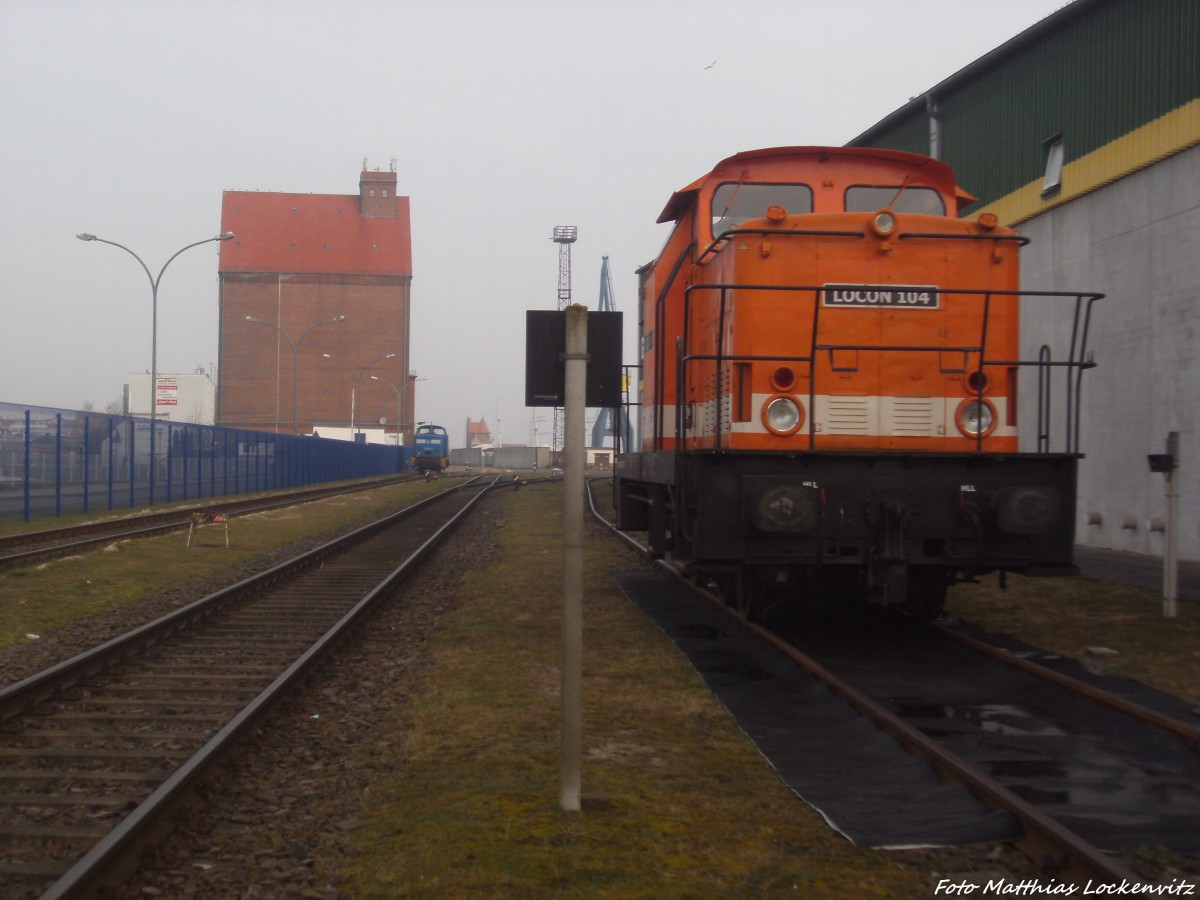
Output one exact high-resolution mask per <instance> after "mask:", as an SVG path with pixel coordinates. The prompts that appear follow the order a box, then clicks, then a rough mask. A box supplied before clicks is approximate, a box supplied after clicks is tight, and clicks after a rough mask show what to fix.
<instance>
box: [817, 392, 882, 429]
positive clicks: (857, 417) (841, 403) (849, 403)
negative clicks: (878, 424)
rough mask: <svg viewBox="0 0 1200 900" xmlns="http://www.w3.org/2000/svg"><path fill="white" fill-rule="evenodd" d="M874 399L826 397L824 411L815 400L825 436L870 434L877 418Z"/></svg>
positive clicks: (819, 399) (818, 400)
mask: <svg viewBox="0 0 1200 900" xmlns="http://www.w3.org/2000/svg"><path fill="white" fill-rule="evenodd" d="M876 399H877V398H875V397H828V398H825V403H824V406H825V408H824V410H822V409H821V402H820V401H821V398H817V410H818V416H819V418H821V419H823V420H824V424H825V428H824V430H825V432H826V433H827V434H871V433H872V431H873V430H874V429H873V428H872V424H873V422H874V421H875V419H876V418H878V412H877V403H876Z"/></svg>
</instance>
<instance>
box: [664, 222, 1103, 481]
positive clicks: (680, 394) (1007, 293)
mask: <svg viewBox="0 0 1200 900" xmlns="http://www.w3.org/2000/svg"><path fill="white" fill-rule="evenodd" d="M772 233H779V232H772ZM825 288H826V285H778V284H773V285H757V284H727V283H700V284H692V285H688V286H687V287H686V288H685V289H684V308H683V329H682V334H681V336H680V337H679V338H678V339H677V341H676V386H675V397H676V402H675V443H676V452H677V454H678V455H679V456H680V457H682V456H683V455H684V454H686V453H687V452H688V447H687V428H688V425H687V422H686V417H685V415H684V412H683V408H684V405H685V403H684V400H685V396H686V388H687V384H688V369H689V365H688V364H689V363H691V362H694V361H695V362H706V361H710V360H711V361H712V362H713V364H714V378H715V388H716V390H715V394H714V396H715V397H716V398H718V400H717V402H716V404H715V415H716V422H715V428H714V433H713V447H714V449H715V450H716V451H720V450H721V442H722V437H723V434H724V430H723V428H722V424H723V423H722V405H721V403H720V400H719V398H720V397H721V389H722V363H735V362H753V361H769V360H777V361H779V362H799V363H807V364H808V367H809V391H808V409H809V415H808V416H807V421H806V423H805V425H806V430H807V432H808V449H809V450H815V449H816V431H815V430H814V425H813V420H814V418H815V416H814V411H815V399H816V391H817V385H816V380H817V379H816V372H815V370H814V368H813V363H814V361H815V359H816V357H817V354H819V353H822V352H828V353H829V354H830V367H831V369H832V370H833V371H839V369H838V368H837V367H836V366H834V364H833V353H834V352H835V351H838V350H854V351H859V350H863V351H876V352H886V353H895V352H934V353H945V352H950V353H962V354H963V355H964V366H963V368H962V369H961V370H959V369H946V368H944V367H942V371H943V372H944V373H946V372H959V371H962V372H966V371H967V365H968V360H969V358H970V356H971V355H972V354H978V356H979V362H978V364H977V367H976V368H977V369H978V370H982V368H983V367H984V366H1011V367H1022V366H1036V367H1038V371H1039V388H1038V413H1037V420H1038V423H1039V426H1038V430H1039V434H1038V441H1037V446H1038V452H1046V450H1048V448H1049V436H1048V431H1049V427H1048V423H1049V409H1048V407H1049V399H1048V398H1044V397H1043V389H1042V387H1041V379H1042V377H1043V376H1042V373H1043V372H1047V373H1048V370H1050V369H1053V368H1066V369H1068V370H1072V369H1074V370H1075V372H1076V377H1075V381H1074V384H1073V385H1072V384H1071V383H1070V380H1068V387H1067V398H1066V400H1067V416H1066V452H1067V453H1076V452H1078V448H1079V446H1080V440H1079V437H1080V410H1081V409H1082V404H1081V403H1080V402H1079V401H1078V394H1079V392H1080V391H1082V389H1083V382H1082V378H1083V372H1084V370H1086V369H1091V368H1095V366H1096V363H1095V362H1094V361H1093V360H1092V359H1091V358H1090V357H1088V356H1087V354H1086V346H1087V333H1088V329H1089V326H1090V322H1091V310H1092V304H1093V303H1094V302H1095V301H1096V300H1099V299H1101V298H1102V297H1103V296H1104V295H1103V294H1100V293H1094V292H1082V291H1031V290H987V289H974V288H963V289H946V288H942V289H941V293H942V294H943V296H945V295H954V296H967V297H971V296H975V297H980V298H981V299H982V302H983V310H982V322H981V329H980V341H979V343H978V344H977V345H963V346H953V347H946V346H927V345H905V344H835V343H823V342H818V341H817V335H818V332H819V326H820V310H821V308H822V304H821V303H820V302H819V300H818V298H819V294H820V292H821V291H823V290H825ZM699 290H717V291H719V292H720V305H719V311H718V332H717V352H716V353H715V354H695V353H690V352H688V341H689V339H690V337H691V319H692V315H691V313H692V311H691V302H692V292H693V291H699ZM732 290H738V291H782V292H799V291H803V292H812V294H813V317H812V331H811V336H810V348H811V349H810V352H809V353H808V354H807V355H799V356H778V357H776V356H767V357H763V356H740V355H739V356H728V355H726V354H725V347H724V341H725V328H724V322H725V316H726V305H727V303H728V302H729V299H728V297H729V292H730V291H732ZM993 297H1015V298H1017V299H1020V298H1023V297H1025V298H1036V297H1070V298H1073V299H1074V300H1075V310H1074V317H1073V322H1072V329H1071V338H1070V343H1069V350H1068V357H1067V359H1065V360H1062V361H1054V360H1052V359H1049V358H1046V359H1043V358H1042V357H1041V354H1039V358H1038V359H1037V360H1025V359H1015V360H1007V359H990V358H988V357H987V356H986V347H987V332H988V322H989V320H990V308H991V303H992V298H993ZM1085 301H1086V305H1084V304H1085ZM661 308H662V304H661V303H660V304H659V310H660V312H661ZM845 371H850V370H845ZM1046 377H1047V380H1048V374H1047V376H1046ZM1068 379H1069V376H1068ZM1048 389H1049V388H1048V387H1047V388H1046V390H1048ZM974 393H975V396H976V397H977V398H978V399H981V398H982V396H983V390H982V387H981V388H980V389H979V390H978V391H976V392H974ZM1043 401H1044V402H1045V406H1046V409H1045V410H1044V411H1043ZM661 407H662V404H659V408H660V410H661ZM1043 413H1044V414H1043ZM1043 423H1045V428H1046V432H1047V434H1046V436H1045V440H1043V435H1042V434H1041V431H1042V427H1043ZM656 441H661V433H660V434H659V435H656ZM975 444H976V447H977V448H979V449H982V447H983V433H982V431H981V432H979V433H978V434H977V435H976V437H975ZM656 449H661V444H660V443H659V444H656Z"/></svg>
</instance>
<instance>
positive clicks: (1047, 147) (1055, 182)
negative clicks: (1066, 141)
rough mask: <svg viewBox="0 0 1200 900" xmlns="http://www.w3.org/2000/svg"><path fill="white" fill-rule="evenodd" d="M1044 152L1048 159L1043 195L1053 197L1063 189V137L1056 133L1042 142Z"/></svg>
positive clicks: (1043, 179) (1043, 181)
mask: <svg viewBox="0 0 1200 900" xmlns="http://www.w3.org/2000/svg"><path fill="white" fill-rule="evenodd" d="M1042 154H1043V156H1044V157H1045V159H1046V174H1045V176H1044V177H1043V178H1042V196H1043V197H1052V196H1054V195H1055V194H1057V193H1058V192H1059V191H1060V190H1061V189H1062V169H1063V139H1062V135H1061V134H1056V135H1055V136H1054V137H1052V138H1048V139H1046V140H1045V141H1043V142H1042Z"/></svg>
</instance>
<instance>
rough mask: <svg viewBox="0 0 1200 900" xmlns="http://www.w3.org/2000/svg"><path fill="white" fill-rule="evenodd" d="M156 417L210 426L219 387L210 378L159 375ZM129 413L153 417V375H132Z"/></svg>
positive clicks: (202, 376)
mask: <svg viewBox="0 0 1200 900" xmlns="http://www.w3.org/2000/svg"><path fill="white" fill-rule="evenodd" d="M158 382H159V388H160V390H159V397H158V403H157V405H156V409H155V412H154V415H155V417H156V418H159V419H163V420H169V421H171V422H183V423H186V424H188V425H211V424H213V421H214V416H215V414H216V404H217V388H216V385H214V384H213V383H212V380H211V379H210V378H209V377H208V375H205V374H201V373H197V372H187V373H184V374H182V375H176V374H173V373H170V372H159V373H158ZM129 414H130V415H132V416H142V417H144V418H149V417H150V373H149V372H145V373H134V374H131V375H130V376H129Z"/></svg>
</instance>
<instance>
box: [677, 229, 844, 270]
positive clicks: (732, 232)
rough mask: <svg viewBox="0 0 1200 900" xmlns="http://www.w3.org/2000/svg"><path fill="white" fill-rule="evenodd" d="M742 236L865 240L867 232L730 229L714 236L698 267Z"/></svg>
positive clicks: (697, 260)
mask: <svg viewBox="0 0 1200 900" xmlns="http://www.w3.org/2000/svg"><path fill="white" fill-rule="evenodd" d="M742 234H764V235H788V236H793V237H843V238H856V239H858V240H864V239H865V238H866V236H867V233H866V232H865V231H832V230H830V229H826V228H730V229H729V230H728V231H722V232H721V233H720V234H719V235H713V239H712V242H711V243H710V244H709V245H708V246H707V247H705V248H704V252H703V253H701V254H700V255H699V256H698V257H696V265H698V266H703V265H705V264H706V263H705V259H706V258H707V257H708V256H709V255H710V254H713V253H716V252H717V247H718V245H719V244H720V243H721V242H722V241H727V240H729V239H730V238H731V237H735V236H737V235H742Z"/></svg>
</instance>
